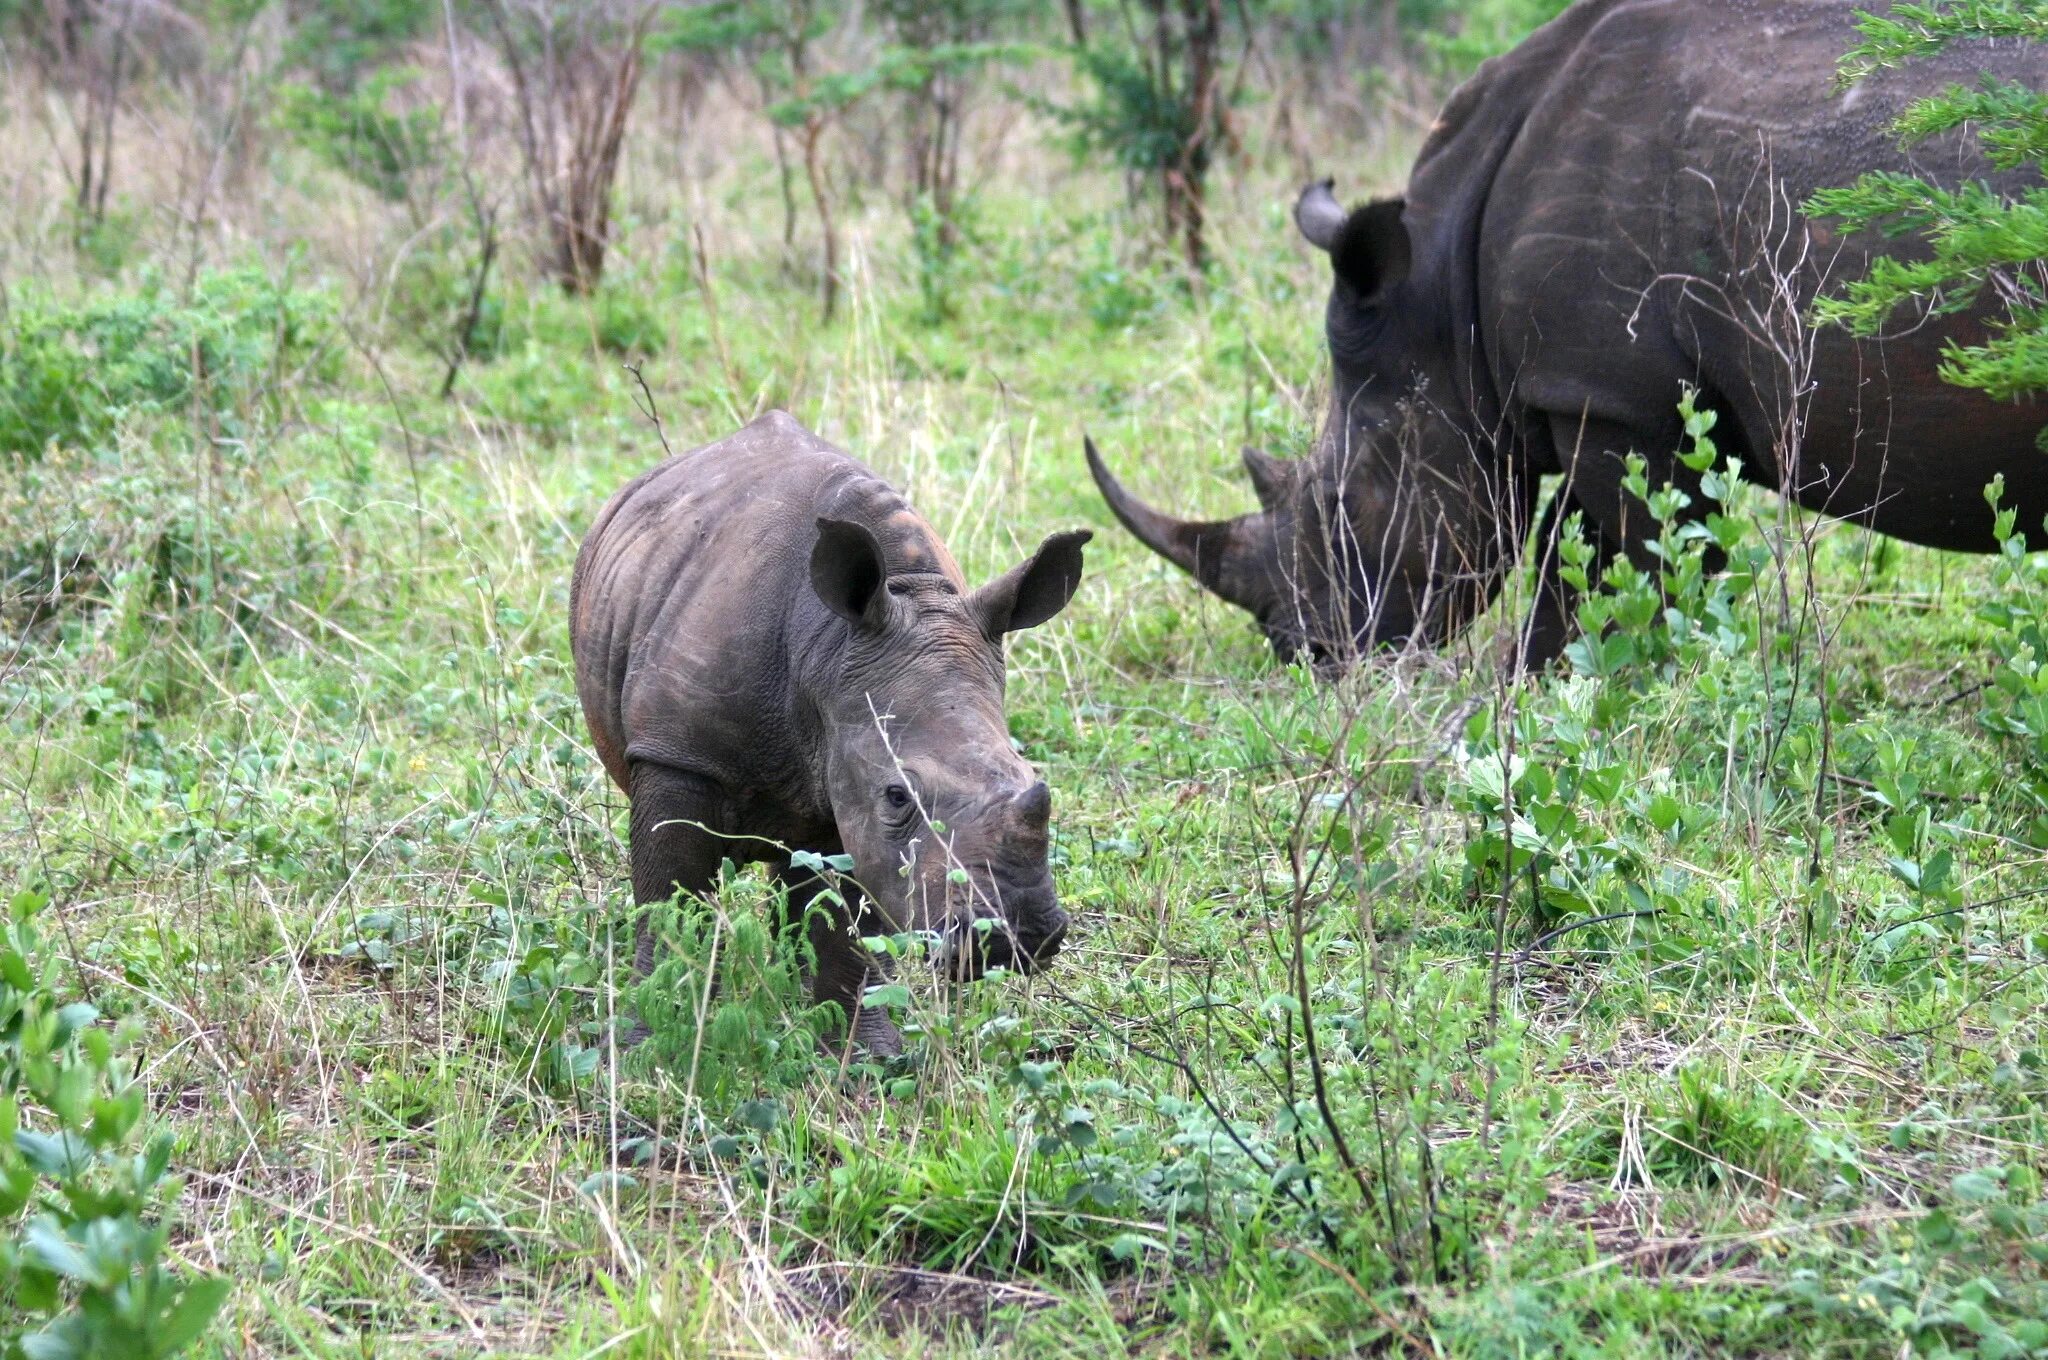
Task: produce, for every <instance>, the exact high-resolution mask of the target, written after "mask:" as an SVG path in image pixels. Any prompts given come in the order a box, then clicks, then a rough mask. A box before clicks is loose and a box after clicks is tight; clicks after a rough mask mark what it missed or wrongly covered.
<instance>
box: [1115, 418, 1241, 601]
mask: <svg viewBox="0 0 2048 1360" xmlns="http://www.w3.org/2000/svg"><path fill="white" fill-rule="evenodd" d="M1082 444H1083V445H1084V447H1086V449H1087V451H1088V471H1089V472H1090V473H1091V474H1093V476H1094V478H1095V485H1096V488H1097V489H1098V490H1100V491H1101V492H1102V499H1103V500H1105V501H1107V502H1109V509H1110V512H1111V513H1112V514H1114V515H1115V516H1116V517H1117V519H1118V521H1119V522H1120V523H1122V525H1123V526H1124V528H1126V529H1129V530H1130V531H1131V532H1132V533H1133V534H1134V535H1136V536H1137V539H1138V541H1139V542H1140V543H1143V544H1144V545H1145V546H1146V547H1148V548H1150V549H1151V550H1152V551H1153V552H1156V553H1158V554H1159V555H1160V556H1161V557H1163V558H1165V559H1166V560H1167V561H1169V562H1171V563H1173V564H1174V565H1175V566H1177V567H1179V568H1180V569H1181V570H1182V571H1184V572H1186V573H1187V574H1188V575H1190V576H1192V577H1194V578H1195V579H1196V580H1197V581H1200V582H1201V583H1202V584H1203V585H1204V586H1206V587H1208V588H1209V589H1210V590H1212V591H1214V592H1215V593H1216V594H1218V595H1220V596H1222V597H1223V598H1224V599H1226V600H1228V601H1230V602H1231V603H1232V604H1234V605H1237V606H1238V607H1240V608H1243V609H1249V610H1251V611H1252V612H1253V613H1257V612H1258V611H1259V609H1260V607H1261V606H1262V605H1263V604H1264V603H1265V601H1264V600H1261V599H1258V598H1257V597H1256V596H1255V594H1254V593H1253V591H1252V590H1251V588H1250V583H1249V582H1247V581H1244V580H1242V579H1240V578H1241V576H1242V574H1243V561H1242V559H1243V558H1244V556H1245V553H1244V552H1243V551H1242V547H1243V545H1244V544H1245V543H1247V542H1248V541H1249V540H1250V538H1251V536H1252V529H1253V523H1252V522H1253V521H1254V520H1256V519H1258V516H1257V515H1255V514H1254V515H1240V516H1238V517H1237V518H1236V519H1216V520H1183V519H1174V518H1173V517H1172V516H1170V515H1162V514H1160V513H1159V512H1158V511H1157V510H1154V509H1153V508H1152V507H1151V506H1149V505H1147V504H1145V503H1144V502H1143V501H1141V500H1139V499H1138V498H1137V497H1136V496H1133V495H1132V494H1131V493H1130V492H1128V491H1126V490H1125V489H1124V485H1123V483H1122V482H1119V481H1118V480H1117V479H1116V478H1115V477H1114V476H1112V475H1110V471H1109V467H1108V465H1107V464H1105V463H1104V462H1103V461H1102V455H1101V454H1100V453H1099V452H1097V451H1096V448H1095V441H1094V440H1093V439H1090V438H1088V437H1087V436H1085V435H1084V436H1082Z"/></svg>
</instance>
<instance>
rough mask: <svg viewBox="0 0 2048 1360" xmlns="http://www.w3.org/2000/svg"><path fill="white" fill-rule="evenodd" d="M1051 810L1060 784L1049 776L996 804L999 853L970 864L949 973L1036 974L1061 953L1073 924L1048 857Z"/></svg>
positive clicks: (966, 976) (950, 934)
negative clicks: (1003, 971)
mask: <svg viewBox="0 0 2048 1360" xmlns="http://www.w3.org/2000/svg"><path fill="white" fill-rule="evenodd" d="M1051 815H1052V790H1051V789H1049V788H1047V787H1046V785H1045V781H1044V780H1042V779H1041V780H1038V781H1036V782H1034V783H1033V784H1031V785H1030V787H1028V788H1026V789H1024V790H1023V791H1022V792H1020V793H1017V794H1015V795H1014V796H1012V797H1011V798H1009V799H1008V800H1007V803H1006V805H1005V806H1003V807H1000V808H997V809H991V818H990V820H991V822H992V823H996V824H997V825H995V826H992V827H991V830H992V831H993V832H994V836H993V837H992V839H993V840H994V842H995V843H994V844H993V845H992V846H991V847H990V849H991V852H992V853H990V854H989V855H988V856H987V860H986V864H985V866H983V865H970V868H969V881H968V883H967V884H965V885H964V887H965V891H966V900H965V901H962V902H961V903H960V904H959V909H958V910H957V911H956V912H955V913H954V915H953V923H952V925H951V926H950V927H949V928H948V929H947V932H946V948H945V957H944V959H943V960H942V963H943V966H944V970H945V972H946V973H947V974H948V975H950V976H952V977H954V978H956V979H958V980H961V981H967V980H970V979H973V978H977V977H980V976H981V975H982V974H983V973H985V972H987V971H988V970H989V969H991V968H1007V969H1010V970H1011V971H1013V972H1019V973H1030V972H1034V971H1036V970H1037V969H1039V968H1042V967H1044V966H1045V965H1046V964H1048V963H1050V962H1051V961H1052V958H1053V955H1055V954H1057V953H1059V950H1060V945H1061V944H1062V943H1064V942H1065V940H1066V938H1067V926H1068V924H1069V923H1068V920H1067V914H1066V913H1065V912H1064V911H1061V910H1060V905H1059V899H1058V898H1057V896H1056V895H1055V894H1054V892H1053V886H1052V872H1051V869H1050V866H1049V865H1048V864H1047V863H1046V850H1047V826H1048V823H1049V821H1050V819H1051Z"/></svg>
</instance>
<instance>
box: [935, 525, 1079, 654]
mask: <svg viewBox="0 0 2048 1360" xmlns="http://www.w3.org/2000/svg"><path fill="white" fill-rule="evenodd" d="M1093 537H1095V535H1094V534H1093V533H1092V532H1090V531H1089V530H1087V529H1070V530H1068V531H1067V532H1066V533H1063V534H1053V535H1051V536H1050V537H1048V538H1047V539H1046V540H1045V542H1043V543H1041V544H1039V545H1038V551H1037V552H1035V553H1033V554H1031V556H1030V558H1029V559H1028V560H1026V561H1024V562H1022V563H1020V564H1018V565H1017V566H1014V567H1012V568H1010V569H1009V570H1008V571H1006V572H1004V573H1003V574H1002V575H1001V576H998V577H996V579H995V580H993V581H990V582H989V583H988V584H987V585H985V586H983V587H982V588H981V589H980V590H977V591H975V592H974V594H973V595H972V596H970V597H969V598H968V601H967V605H968V608H970V609H972V610H973V611H974V614H975V616H976V617H977V618H979V619H980V620H981V630H982V631H983V632H984V633H987V634H988V635H989V636H990V637H992V638H997V637H1001V636H1002V635H1003V634H1005V633H1014V632H1017V631H1018V630H1019V629H1023V628H1036V627H1037V626H1038V625H1039V624H1041V623H1044V622H1045V621H1046V620H1047V619H1049V618H1051V617H1052V616H1053V615H1055V614H1057V613H1059V612H1060V611H1061V610H1062V609H1065V608H1066V607H1067V601H1068V600H1071V599H1073V598H1074V591H1075V589H1076V588H1078V587H1079V586H1080V584H1081V545H1082V544H1083V543H1086V542H1087V541H1088V540H1089V539H1091V538H1093Z"/></svg>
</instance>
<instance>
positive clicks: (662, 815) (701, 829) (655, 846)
mask: <svg viewBox="0 0 2048 1360" xmlns="http://www.w3.org/2000/svg"><path fill="white" fill-rule="evenodd" d="M629 796H630V797H631V798H632V800H633V814H632V821H631V827H630V830H629V832H628V837H629V849H630V851H631V854H632V858H633V901H634V902H635V903H637V904H638V905H640V906H643V907H646V906H652V905H655V904H657V903H661V902H666V901H668V900H669V899H670V898H672V897H674V896H675V895H676V890H677V889H681V890H682V891H683V892H686V893H698V894H709V893H710V891H711V890H712V888H713V887H715V886H716V885H717V882H718V866H719V862H720V861H721V860H722V859H724V857H725V854H726V845H727V842H726V841H725V839H724V838H723V837H721V836H719V835H717V834H716V833H717V832H718V831H720V830H723V828H722V827H720V826H719V814H720V808H721V805H722V803H723V802H724V799H723V798H722V797H721V796H720V793H719V790H718V786H717V785H716V784H713V783H712V782H711V781H710V780H708V779H703V778H700V777H699V776H697V775H693V774H686V773H684V772H683V771H681V770H676V769H671V768H669V767H668V766H666V765H651V764H648V763H646V762H645V761H641V762H636V763H635V764H634V766H633V768H632V788H631V791H630V795H629ZM633 968H634V971H635V972H637V973H638V974H639V975H640V976H641V977H645V976H647V975H648V974H649V973H651V972H653V971H654V923H653V920H652V919H651V916H650V915H649V914H646V913H643V914H642V915H641V917H640V923H639V926H638V928H637V930H636V931H635V933H634V940H633Z"/></svg>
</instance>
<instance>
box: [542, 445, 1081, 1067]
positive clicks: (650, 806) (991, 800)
mask: <svg viewBox="0 0 2048 1360" xmlns="http://www.w3.org/2000/svg"><path fill="white" fill-rule="evenodd" d="M1088 537H1089V535H1088V533H1087V531H1085V530H1083V531H1079V532H1074V533H1063V534H1054V535H1053V536H1051V537H1050V538H1048V539H1046V540H1045V542H1044V544H1042V545H1041V546H1040V547H1039V549H1038V551H1037V552H1036V553H1034V554H1033V555H1032V557H1031V558H1030V560H1028V561H1026V562H1024V563H1023V564H1022V565H1020V566H1018V567H1016V568H1014V569H1012V570H1011V571H1009V572H1008V573H1006V574H1004V575H1003V576H1001V577H998V578H997V579H996V580H994V581H991V582H990V583H989V584H987V585H985V586H983V587H982V588H981V589H979V590H969V589H968V587H967V583H966V581H965V580H964V579H962V577H961V575H960V568H959V567H958V566H956V565H955V564H954V562H953V559H952V557H951V556H950V555H949V554H948V553H947V551H946V549H945V547H944V545H943V544H941V543H940V542H939V540H938V536H937V535H936V534H935V533H933V532H932V528H931V526H930V525H928V524H926V523H925V522H924V520H922V519H920V518H919V517H918V516H917V515H916V513H915V512H913V511H912V510H911V508H910V507H909V506H908V505H907V504H906V503H905V502H904V500H903V498H902V496H900V495H898V494H897V493H896V492H895V491H894V490H892V489H891V488H890V487H889V486H888V484H887V483H885V482H883V481H882V480H880V479H879V478H877V477H876V476H875V475H874V474H873V473H872V472H870V471H868V469H867V468H865V467H863V466H861V464H859V463H858V462H855V461H854V460H853V458H851V457H850V456H848V455H847V454H845V453H843V452H841V451H840V450H838V449H836V448H834V447H832V446H831V445H830V444H827V443H825V442H824V441H823V440H821V439H819V438H818V437H817V436H815V435H813V434H811V433H810V432H809V431H807V430H805V429H804V428H803V427H802V426H801V425H799V424H797V422H796V421H794V420H792V419H791V418H790V417H789V416H787V415H785V414H783V413H782V412H780V411H775V412H770V413H769V414H768V415H765V416H763V417H761V418H760V419H759V420H756V421H755V422H754V423H753V424H751V425H749V426H747V427H746V428H745V429H743V430H741V431H740V432H738V433H737V434H734V435H732V436H731V437H730V438H727V439H723V440H720V441H719V442H717V443H715V444H710V445H706V446H705V447H703V448H700V449H695V450H692V451H691V452H688V453H684V454H680V455H678V456H676V457H674V458H671V459H669V460H668V461H667V462H665V463H663V464H661V465H660V466H659V467H656V468H654V469H653V470H652V471H650V472H648V473H646V474H644V475H643V476H641V477H639V478H638V479H636V480H635V481H633V482H632V483H631V484H629V485H628V486H627V487H626V488H625V489H624V490H622V491H620V492H619V493H618V494H617V495H616V496H614V497H612V499H611V502H610V503H609V504H608V505H606V506H605V508H604V510H603V511H602V512H601V513H600V514H599V515H598V518H597V523H596V524H595V526H593V527H592V529H591V531H590V535H589V537H588V538H587V539H585V540H584V544H583V551H582V553H581V554H580V555H579V556H578V557H577V559H576V575H575V579H574V583H573V584H572V586H571V588H570V615H571V623H570V635H571V643H572V646H573V648H574V651H575V656H576V690H577V693H578V695H580V696H581V698H582V700H583V712H584V716H585V718H586V719H587V720H588V722H589V725H590V734H591V738H592V740H593V741H594V742H595V744H596V746H597V751H598V755H599V757H600V758H601V759H602V760H603V761H604V766H605V769H606V770H607V771H609V772H610V774H611V776H612V778H613V779H614V780H616V781H617V782H618V784H619V786H620V787H621V788H622V789H624V790H625V791H626V793H627V795H628V797H629V798H630V799H631V801H632V829H631V838H632V839H631V851H632V862H633V892H634V897H635V899H636V900H637V901H639V902H641V903H643V904H645V903H654V902H665V901H667V900H668V899H669V898H670V897H671V896H673V895H674V893H675V891H676V890H677V889H678V888H681V889H682V890H683V891H685V892H691V893H703V892H706V891H708V890H709V889H711V888H712V886H713V883H714V880H715V879H716V876H717V873H718V867H719V861H720V860H721V859H731V860H733V861H735V862H738V863H745V862H748V861H760V862H766V863H768V864H770V865H772V866H773V867H774V869H775V871H776V872H777V874H779V875H781V876H782V877H783V878H784V881H785V882H787V883H788V885H789V896H790V904H791V909H792V911H793V912H802V911H804V909H805V908H806V906H807V905H808V904H809V903H810V901H811V900H812V899H813V898H814V897H815V896H816V894H817V893H818V891H819V890H820V888H821V887H822V886H823V885H822V884H821V883H820V882H819V881H818V880H817V879H816V878H815V877H814V876H811V875H808V874H805V873H803V872H801V871H797V872H794V873H792V871H791V869H790V864H789V852H790V851H792V850H810V851H815V852H817V853H820V854H841V853H844V854H847V855H850V856H852V858H853V865H854V867H853V874H854V877H855V878H856V879H857V880H858V882H859V883H860V884H861V885H862V890H861V892H859V893H858V894H856V897H857V899H858V900H857V902H856V903H855V904H854V912H855V913H856V915H857V916H858V917H859V919H849V918H848V917H847V916H845V915H844V914H838V915H831V914H827V913H824V912H815V913H811V922H812V925H811V943H812V946H813V948H814V950H815V953H816V957H817V971H816V974H815V975H814V978H813V990H814V993H815V995H816V996H817V998H818V999H819V1000H821V1001H835V1002H838V1003H839V1004H840V1006H841V1007H842V1008H843V1009H844V1011H845V1013H846V1014H847V1015H848V1016H849V1017H851V1018H852V1019H853V1021H854V1026H853V1029H854V1037H855V1039H856V1040H857V1041H858V1042H860V1043H861V1044H862V1045H864V1046H865V1047H866V1048H868V1049H869V1050H871V1051H875V1052H881V1053H893V1052H896V1051H899V1050H900V1048H901V1045H902V1041H901V1039H900V1037H899V1036H898V1035H897V1033H896V1031H895V1029H894V1028H893V1027H892V1026H891V1025H890V1024H889V1022H888V1019H887V1017H886V1016H884V1015H882V1014H880V1013H878V1012H870V1011H866V1010H863V1009H862V1008H861V1006H860V998H861V995H862V992H863V990H864V989H865V987H866V986H867V985H868V983H869V982H870V981H871V972H872V966H871V964H870V961H869V958H868V955H867V953H866V951H865V950H863V949H862V948H861V947H860V945H859V942H858V939H857V935H858V934H875V933H888V932H891V931H897V930H919V931H935V932H939V933H940V934H941V935H942V936H943V938H944V941H945V944H944V947H943V948H942V951H941V956H940V965H941V967H942V968H944V969H945V970H946V972H947V973H948V974H949V975H951V976H953V977H955V978H958V979H962V980H964V979H968V978H972V977H975V976H978V975H979V974H980V973H981V971H982V970H983V969H984V968H988V967H993V966H998V965H1000V966H1006V967H1009V968H1013V969H1018V970H1020V971H1023V970H1029V969H1032V968H1035V967H1038V966H1040V965H1042V964H1044V963H1045V962H1046V961H1047V960H1049V959H1050V958H1051V957H1052V956H1053V954H1054V953H1055V952H1056V951H1057V950H1058V949H1059V946H1060V941H1061V940H1062V938H1063V937H1064V936H1065V934H1066V930H1067V918H1066V915H1065V914H1064V913H1063V912H1062V911H1061V910H1060V908H1059V904H1058V902H1057V900H1056V899H1055V897H1054V895H1053V886H1052V876H1051V873H1050V872H1049V869H1048V866H1047V861H1046V849H1047V842H1046V834H1047V833H1046V827H1047V818H1048V815H1049V814H1050V811H1051V804H1052V796H1051V794H1050V793H1049V792H1048V791H1047V789H1046V786H1045V783H1044V781H1042V780H1041V779H1039V778H1038V776H1037V774H1036V773H1035V772H1034V771H1033V770H1032V768H1031V766H1030V765H1029V764H1027V763H1026V762H1025V761H1024V760H1023V759H1022V758H1021V757H1020V756H1018V755H1017V754H1016V752H1015V750H1014V749H1013V748H1012V746H1011V743H1010V733H1009V727H1008V725H1007V723H1006V722H1005V719H1004V714H1003V650H1002V637H1003V635H1004V634H1005V633H1009V632H1014V631H1016V630H1018V629H1022V628H1030V627H1033V626H1035V625H1037V624H1040V623H1043V622H1045V621H1046V620H1047V619H1049V618H1051V617H1052V616H1053V615H1055V614H1057V613H1058V612H1059V611H1060V610H1061V609H1062V608H1064V607H1065V605H1066V603H1067V601H1068V600H1069V599H1070V598H1072V596H1073V593H1074V589H1075V587H1076V586H1077V585H1078V584H1079V583H1080V579H1081V545H1082V544H1083V543H1085V542H1086V541H1087V540H1088ZM940 828H943V830H941V829H940ZM956 870H964V871H965V873H964V877H965V881H964V882H957V881H954V879H955V878H957V877H959V875H958V874H956V873H953V872H951V871H956ZM636 955H637V964H638V967H639V969H640V971H641V972H643V973H645V972H646V971H648V970H649V969H650V968H651V967H652V965H653V962H654V960H653V941H652V937H651V935H650V933H649V931H648V930H647V928H646V927H645V926H644V925H643V926H642V929H641V933H640V937H639V940H638V947H637V949H636Z"/></svg>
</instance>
